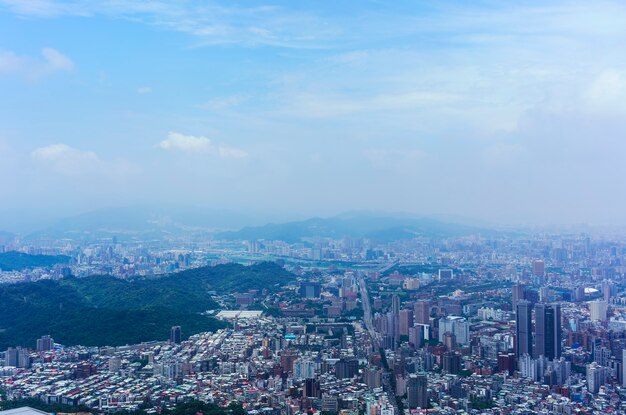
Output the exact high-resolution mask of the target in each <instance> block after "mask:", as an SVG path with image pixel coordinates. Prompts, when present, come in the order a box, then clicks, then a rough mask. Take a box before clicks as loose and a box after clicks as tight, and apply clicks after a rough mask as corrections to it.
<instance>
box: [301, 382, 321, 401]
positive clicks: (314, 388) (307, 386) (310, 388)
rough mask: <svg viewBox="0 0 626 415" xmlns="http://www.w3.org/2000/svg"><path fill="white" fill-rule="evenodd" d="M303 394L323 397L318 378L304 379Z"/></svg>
mask: <svg viewBox="0 0 626 415" xmlns="http://www.w3.org/2000/svg"><path fill="white" fill-rule="evenodd" d="M302 392H303V395H304V396H305V397H306V398H321V397H322V395H321V390H320V382H319V380H317V379H312V378H310V379H306V380H305V381H304V388H303V391H302Z"/></svg>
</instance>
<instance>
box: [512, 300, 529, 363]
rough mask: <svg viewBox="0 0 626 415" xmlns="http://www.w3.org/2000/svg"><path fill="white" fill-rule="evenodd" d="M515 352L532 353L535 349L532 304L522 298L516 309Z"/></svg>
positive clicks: (519, 353)
mask: <svg viewBox="0 0 626 415" xmlns="http://www.w3.org/2000/svg"><path fill="white" fill-rule="evenodd" d="M515 312H516V316H515V354H516V356H517V357H520V356H523V355H525V354H528V355H530V354H531V353H532V350H533V336H532V306H531V304H530V301H527V300H520V301H518V303H517V308H516V310H515Z"/></svg>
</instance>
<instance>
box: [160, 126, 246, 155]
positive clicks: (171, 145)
mask: <svg viewBox="0 0 626 415" xmlns="http://www.w3.org/2000/svg"><path fill="white" fill-rule="evenodd" d="M158 147H159V148H161V149H163V150H168V151H179V152H183V153H192V154H202V153H205V154H213V155H217V156H219V157H222V158H244V157H247V156H248V153H247V152H245V151H244V150H241V149H239V148H235V147H227V146H223V145H220V144H217V145H216V144H213V142H212V141H211V140H210V139H209V138H207V137H202V136H193V135H185V134H181V133H176V132H173V131H171V132H170V133H169V134H168V135H167V138H166V139H165V140H163V141H161V142H160V143H159V144H158Z"/></svg>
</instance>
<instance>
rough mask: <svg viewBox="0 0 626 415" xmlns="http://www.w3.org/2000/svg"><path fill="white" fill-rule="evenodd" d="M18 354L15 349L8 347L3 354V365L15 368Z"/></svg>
mask: <svg viewBox="0 0 626 415" xmlns="http://www.w3.org/2000/svg"><path fill="white" fill-rule="evenodd" d="M18 354H19V352H18V350H17V349H15V348H13V347H9V348H8V349H7V351H6V352H5V353H4V365H5V366H11V367H17V358H18Z"/></svg>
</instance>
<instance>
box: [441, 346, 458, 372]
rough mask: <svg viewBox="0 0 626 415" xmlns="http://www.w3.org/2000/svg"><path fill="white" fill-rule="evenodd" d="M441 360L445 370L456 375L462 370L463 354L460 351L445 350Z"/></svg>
mask: <svg viewBox="0 0 626 415" xmlns="http://www.w3.org/2000/svg"><path fill="white" fill-rule="evenodd" d="M441 361H442V369H443V371H444V372H446V373H450V374H452V375H456V374H458V373H459V372H460V371H461V356H460V355H459V354H458V353H456V352H445V353H444V354H443V356H442V359H441Z"/></svg>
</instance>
